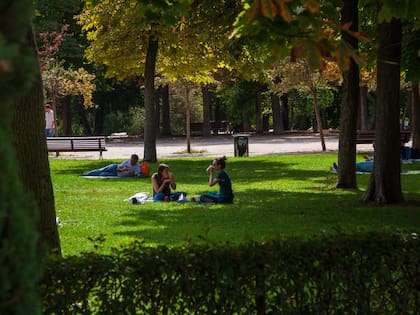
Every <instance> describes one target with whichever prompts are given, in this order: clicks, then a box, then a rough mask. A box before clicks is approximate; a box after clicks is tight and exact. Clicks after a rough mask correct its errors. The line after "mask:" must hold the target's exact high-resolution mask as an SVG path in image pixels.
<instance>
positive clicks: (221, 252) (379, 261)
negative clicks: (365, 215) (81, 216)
mask: <svg viewBox="0 0 420 315" xmlns="http://www.w3.org/2000/svg"><path fill="white" fill-rule="evenodd" d="M419 250H420V240H419V238H418V236H417V235H415V234H413V235H407V234H400V235H395V234H378V233H375V234H355V235H338V236H331V235H319V236H317V237H312V238H311V239H309V240H299V239H292V238H290V239H278V240H272V241H266V242H263V243H256V242H247V243H245V244H243V245H231V244H229V243H225V244H222V243H210V244H207V245H203V246H197V245H194V244H190V245H186V246H183V247H177V248H173V249H169V248H167V247H163V246H162V247H158V248H150V247H145V246H144V245H142V244H141V243H133V244H132V245H130V246H128V247H122V248H119V249H114V251H113V253H112V254H111V255H106V256H105V255H98V254H95V253H85V254H83V255H82V256H80V257H75V256H72V257H68V258H65V259H51V260H50V261H48V262H47V271H46V273H45V276H44V279H43V281H42V283H41V289H42V290H41V291H42V296H43V306H44V312H45V313H46V314H69V313H70V314H117V313H124V314H146V313H147V314H327V313H328V314H415V313H416V312H417V310H418V309H419V308H420V300H419V296H418V288H417V286H418V282H417V281H416V280H417V279H419V277H420V273H419V268H418V266H419V264H420V256H419V255H418V252H419Z"/></svg>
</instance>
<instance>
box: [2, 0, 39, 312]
mask: <svg viewBox="0 0 420 315" xmlns="http://www.w3.org/2000/svg"><path fill="white" fill-rule="evenodd" d="M31 3H32V2H31V1H22V0H21V1H19V0H15V1H9V2H8V3H7V9H5V6H4V5H3V6H2V7H3V10H0V21H1V23H0V34H2V40H1V41H0V51H9V52H11V53H10V54H7V55H4V56H2V58H3V59H2V65H1V66H0V67H1V68H2V70H0V71H1V79H0V95H1V98H0V139H1V141H0V162H1V167H2V171H1V173H0V226H1V229H0V266H1V268H0V279H1V283H2V285H1V286H0V314H34V315H38V314H41V307H40V306H41V302H40V299H39V296H38V293H37V291H38V289H37V283H38V281H39V280H40V278H41V275H40V271H41V260H42V256H43V255H42V254H41V253H40V252H39V251H38V250H37V242H38V240H39V234H38V233H37V229H36V223H35V222H37V219H38V216H37V215H38V213H37V206H36V203H35V201H34V200H33V199H32V198H31V197H32V196H29V194H27V193H26V192H25V189H24V187H23V185H22V183H21V182H20V178H19V173H20V171H19V162H18V160H17V157H16V155H15V149H14V144H13V142H14V140H15V138H16V137H17V134H16V131H17V130H16V129H12V119H13V116H14V113H15V110H14V108H13V105H14V100H15V98H16V97H17V96H19V95H22V94H25V93H27V91H28V88H29V87H30V86H31V83H30V82H31V80H32V79H33V76H34V74H35V73H37V74H38V80H39V76H40V75H39V64H37V63H36V57H35V56H34V53H35V52H34V49H33V47H32V45H31V43H30V42H29V40H28V39H30V38H31V37H32V38H33V35H32V31H31V30H30V20H31V14H32V10H31ZM28 30H30V34H28ZM25 35H29V36H28V37H29V38H27V37H25ZM16 47H18V49H16ZM11 69H13V70H12V71H10V70H11ZM38 105H39V106H40V107H38V108H37V110H38V115H39V116H38V119H37V120H36V121H30V120H26V121H23V126H22V127H21V128H20V130H19V134H20V135H21V136H22V134H21V131H25V135H24V136H25V137H28V134H29V133H30V130H28V129H27V128H29V129H30V126H32V125H35V124H36V125H37V128H39V133H40V134H41V133H42V137H45V131H44V128H45V120H44V117H45V116H43V115H42V111H43V110H42V107H43V106H42V105H43V104H42V103H41V104H38ZM41 130H42V131H41ZM39 136H40V135H39ZM44 143H45V140H44ZM32 145H33V147H32V148H33V149H34V150H37V149H41V148H39V147H38V146H37V145H36V143H32ZM45 152H46V151H44V153H45ZM24 159H25V160H26V161H27V162H30V157H29V158H28V157H24Z"/></svg>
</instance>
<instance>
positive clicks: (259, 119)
mask: <svg viewBox="0 0 420 315" xmlns="http://www.w3.org/2000/svg"><path fill="white" fill-rule="evenodd" d="M255 131H256V132H257V133H259V134H261V133H263V125H262V111H261V84H259V83H258V82H257V83H256V89H255Z"/></svg>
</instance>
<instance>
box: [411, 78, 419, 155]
mask: <svg viewBox="0 0 420 315" xmlns="http://www.w3.org/2000/svg"><path fill="white" fill-rule="evenodd" d="M419 89H420V84H418V83H413V86H412V91H411V93H412V101H411V112H412V114H411V130H412V134H413V145H412V148H413V149H416V150H418V152H420V97H419Z"/></svg>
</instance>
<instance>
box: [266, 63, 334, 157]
mask: <svg viewBox="0 0 420 315" xmlns="http://www.w3.org/2000/svg"><path fill="white" fill-rule="evenodd" d="M324 62H325V64H324V66H323V70H322V71H319V70H311V69H310V67H309V64H308V62H307V60H305V59H300V60H296V61H295V62H291V60H290V58H285V59H283V60H280V61H278V62H276V63H275V64H274V65H273V66H272V68H271V69H270V70H269V73H270V76H271V77H272V78H273V89H274V90H275V92H276V93H277V94H279V95H282V94H284V93H287V92H289V91H291V90H293V89H296V88H298V89H303V90H305V91H307V92H309V93H310V95H311V96H312V101H313V109H314V110H313V111H314V113H315V118H316V122H317V126H318V132H319V137H320V141H321V148H322V150H323V151H325V150H326V146H325V140H324V132H323V123H322V120H321V108H320V104H319V103H320V102H319V97H318V89H319V88H320V87H327V88H328V82H340V81H341V74H340V71H339V69H338V67H337V65H336V64H335V63H332V62H327V61H324ZM276 79H277V80H276Z"/></svg>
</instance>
